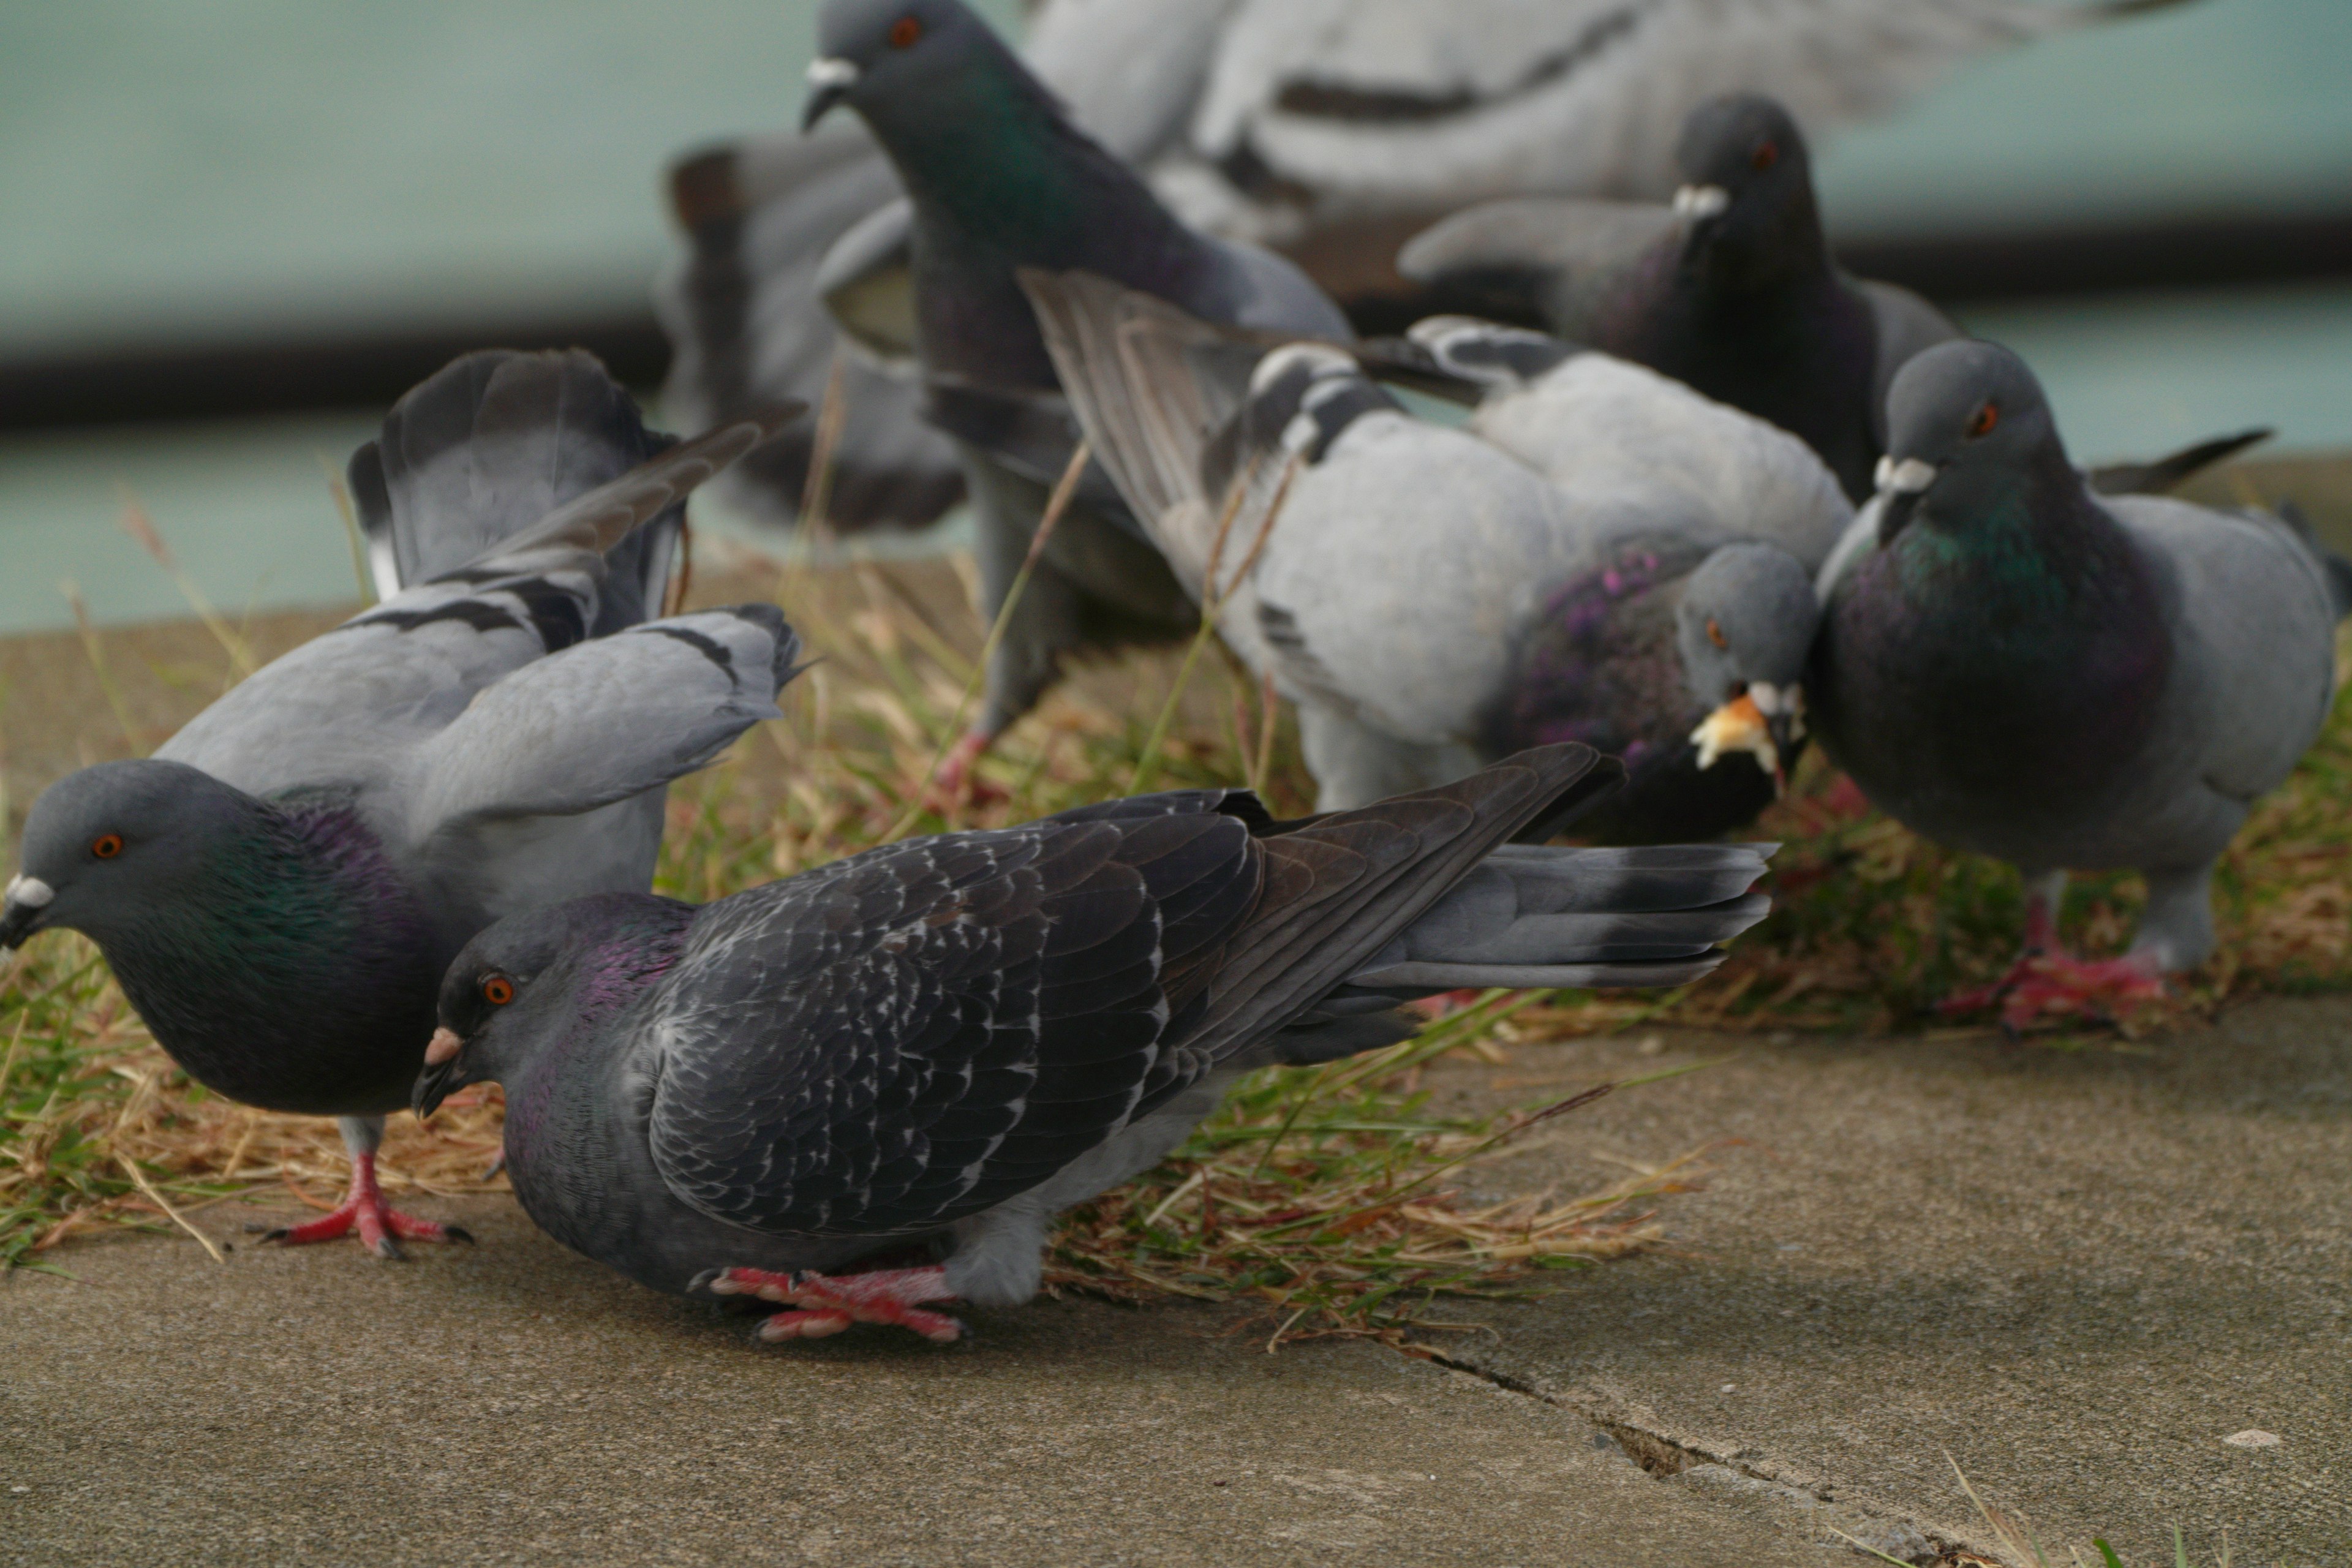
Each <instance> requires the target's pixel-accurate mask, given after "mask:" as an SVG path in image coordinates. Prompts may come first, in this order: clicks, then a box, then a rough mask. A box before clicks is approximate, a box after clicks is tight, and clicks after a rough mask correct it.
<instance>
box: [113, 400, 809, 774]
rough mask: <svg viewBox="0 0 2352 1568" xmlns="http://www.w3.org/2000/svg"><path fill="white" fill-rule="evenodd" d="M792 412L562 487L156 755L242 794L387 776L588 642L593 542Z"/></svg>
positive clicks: (254, 681) (252, 684) (639, 519)
mask: <svg viewBox="0 0 2352 1568" xmlns="http://www.w3.org/2000/svg"><path fill="white" fill-rule="evenodd" d="M790 416H791V411H789V410H784V409H773V408H772V409H767V410H763V411H761V414H760V415H759V416H757V417H755V418H749V419H744V420H740V421H738V422H736V423H734V424H731V425H728V426H721V427H720V428H719V429H718V430H715V431H712V432H710V433H709V434H708V435H705V436H701V437H696V438H695V439H694V440H691V441H685V442H680V443H678V444H677V446H674V447H670V448H669V449H668V450H667V451H665V452H663V453H661V454H660V455H659V456H658V457H656V458H653V459H651V460H650V461H648V462H646V463H643V464H640V465H639V466H638V467H636V468H633V469H631V470H630V471H629V472H627V473H625V474H624V475H622V476H621V477H620V478H619V479H614V480H612V481H611V482H609V483H607V484H604V485H600V486H599V487H597V488H596V489H593V490H591V491H589V492H587V493H586V494H584V495H582V496H578V497H576V498H574V499H573V500H571V501H569V502H567V503H566V504H564V505H563V506H561V507H559V508H557V509H556V510H555V511H554V512H552V513H551V514H550V515H549V516H548V517H546V518H543V519H542V520H541V521H539V522H537V523H535V524H533V525H531V526H530V527H529V528H526V529H525V530H523V531H521V532H520V533H519V534H517V535H515V536H514V537H513V538H511V539H509V540H507V541H505V542H501V543H499V544H498V545H495V546H493V547H492V548H491V549H490V550H489V551H488V552H487V553H485V554H483V555H481V556H478V557H477V558H476V559H475V560H473V561H472V562H470V563H467V564H466V565H465V566H462V567H460V568H458V569H457V571H455V572H451V573H448V574H446V575H445V576H443V577H442V578H440V579H437V580H436V581H434V582H430V583H424V584H418V585H417V586H416V587H414V588H410V589H407V590H405V591H404V592H403V593H400V594H397V595H394V596H393V597H392V598H390V599H388V600H386V601H385V602H384V603H383V604H381V605H376V606H375V607H374V608H373V609H372V610H368V611H365V612H363V613H362V614H360V615H358V616H353V617H352V619H350V620H348V621H345V622H344V623H343V624H342V625H341V626H337V627H336V628H335V629H334V630H332V631H331V632H328V633H326V634H324V635H323V636H320V637H313V638H311V639H310V641H309V642H307V643H304V644H303V645H302V646H301V647H298V648H295V649H294V650H293V651H292V652H290V653H288V654H286V655H285V656H283V657H282V658H278V659H275V660H273V661H271V662H270V663H269V664H268V665H267V666H265V667H263V668H261V669H260V670H258V671H257V672H256V673H255V674H254V675H252V676H251V677H249V678H247V679H246V680H244V681H242V682H240V683H239V684H238V685H237V686H236V688H234V689H232V690H230V691H229V692H228V693H227V694H226V695H225V696H224V697H222V698H221V700H219V701H217V702H215V703H214V704H213V705H212V706H211V707H209V708H207V709H205V710H204V711H203V712H202V713H199V714H198V715H196V717H195V718H194V720H192V721H189V723H188V724H187V726H186V727H185V728H184V729H183V730H181V731H180V732H179V733H178V734H176V735H174V736H173V737H172V739H171V740H170V741H169V742H166V743H165V744H164V745H163V747H161V748H160V749H159V750H158V751H157V752H156V754H157V755H158V756H161V757H164V758H167V759H169V760H171V761H174V762H183V763H188V764H189V765H191V766H193V767H197V768H201V769H203V770H204V771H205V772H206V773H211V774H212V775H213V776H214V777H215V778H218V779H221V780H223V781H224V782H226V783H228V784H235V785H236V787H238V788H239V789H242V790H245V791H246V792H247V793H248V794H252V795H272V794H276V793H278V792H279V791H282V790H286V789H291V788H295V787H298V786H301V785H308V784H330V783H331V784H355V785H358V786H360V787H362V789H367V788H373V787H377V786H381V785H383V784H388V783H390V782H391V781H392V780H393V779H394V778H395V777H398V776H400V775H401V774H402V773H403V772H404V769H405V767H406V766H407V764H408V763H409V762H410V760H411V758H412V756H413V754H414V753H415V751H416V749H417V748H418V747H419V746H420V745H422V744H423V743H424V742H426V741H427V740H429V739H430V738H431V737H432V736H434V735H436V734H437V733H438V732H439V731H441V730H442V729H444V728H445V727H446V726H447V725H448V724H450V723H452V722H454V721H456V720H457V717H458V715H459V714H461V713H463V712H465V710H466V709H467V704H469V703H471V702H472V701H473V700H474V699H475V697H476V695H477V694H478V693H479V692H481V691H482V690H483V689H485V688H487V687H488V686H490V685H491V684H492V683H494V682H496V681H498V680H499V679H502V678H504V677H506V676H507V675H509V674H510V673H511V672H513V671H515V670H518V669H520V668H523V667H524V666H525V665H528V664H530V663H531V662H532V661H534V660H536V659H541V658H545V657H547V656H548V655H549V654H552V653H561V652H562V651H563V650H564V649H566V648H568V647H572V645H573V644H575V643H578V642H581V641H583V639H585V638H586V637H588V635H589V631H590V628H591V627H592V626H594V625H595V624H596V620H597V606H598V602H599V592H600V588H601V585H602V584H603V582H604V571H605V559H604V558H605V554H606V552H609V551H611V550H612V549H613V547H614V545H616V544H618V543H620V542H622V541H623V540H624V539H625V538H626V537H627V536H628V534H629V533H630V532H631V531H633V530H635V528H637V527H638V526H640V525H642V524H644V523H646V522H649V521H653V520H654V519H656V517H659V516H661V515H662V514H663V513H664V512H666V511H667V510H669V509H670V508H672V507H673V506H675V505H676V504H677V503H678V502H679V501H681V500H684V499H685V498H686V495H687V494H688V491H690V490H691V489H693V488H694V487H695V485H697V484H698V483H700V482H701V481H702V480H703V479H707V478H709V475H710V474H711V473H712V472H714V471H716V469H717V468H720V467H723V466H724V465H725V464H726V463H727V462H729V461H731V460H732V459H733V458H737V457H740V456H741V455H742V454H743V453H744V452H746V451H749V450H750V449H751V447H754V446H756V445H757V444H758V443H759V442H760V441H761V440H763V439H765V438H766V437H767V436H769V435H771V434H772V433H773V432H774V431H775V430H776V429H778V428H780V427H781V426H782V424H783V423H784V422H785V421H786V420H787V419H788V418H789V417H790Z"/></svg>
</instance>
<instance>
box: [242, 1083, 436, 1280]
mask: <svg viewBox="0 0 2352 1568" xmlns="http://www.w3.org/2000/svg"><path fill="white" fill-rule="evenodd" d="M335 1125H336V1126H337V1127H338V1128H339V1129H341V1131H342V1134H343V1147H344V1148H346V1149H348V1150H350V1151H351V1154H352V1186H351V1191H350V1192H348V1193H346V1194H343V1201H342V1205H341V1207H339V1208H337V1209H335V1210H334V1211H333V1212H332V1213H331V1214H323V1215H320V1216H319V1217H318V1218H317V1219H314V1220H309V1221H306V1222H305V1223H303V1224H301V1225H289V1226H278V1228H277V1229H276V1230H273V1231H271V1232H270V1233H269V1234H268V1235H267V1236H265V1237H262V1238H261V1239H262V1240H264V1241H282V1242H284V1243H285V1244H286V1245H287V1246H289V1247H300V1246H302V1245H303V1244H305V1243H307V1242H312V1241H332V1240H334V1239H336V1238H337V1237H344V1236H349V1235H350V1234H351V1233H352V1231H354V1230H357V1231H358V1232H359V1233H360V1244H361V1245H362V1246H363V1247H366V1248H367V1249H368V1250H369V1251H370V1252H373V1253H374V1254H375V1255H376V1256H377V1257H378V1258H398V1257H399V1256H400V1242H401V1241H402V1240H407V1241H471V1240H473V1239H474V1238H473V1237H471V1236H470V1235H468V1234H467V1232H465V1231H464V1230H462V1229H460V1228H459V1227H458V1226H454V1225H440V1224H437V1223H436V1222H435V1221H433V1220H429V1219H418V1218H416V1217H415V1215H404V1214H403V1213H401V1212H400V1211H399V1210H398V1209H396V1208H394V1207H393V1206H392V1205H390V1204H388V1203H386V1202H384V1201H383V1188H382V1187H380V1186H378V1185H377V1184H376V1180H375V1152H376V1146H377V1145H378V1144H380V1143H382V1142H383V1117H381V1116H341V1117H337V1118H336V1119H335ZM395 1238H397V1239H395Z"/></svg>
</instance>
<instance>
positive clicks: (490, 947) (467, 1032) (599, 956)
mask: <svg viewBox="0 0 2352 1568" xmlns="http://www.w3.org/2000/svg"><path fill="white" fill-rule="evenodd" d="M693 916H694V909H693V906H692V905H690V904H681V903H678V902H677V901H676V900H670V899H661V898H656V897H654V896H652V895H651V894H646V893H598V894H595V895H593V896H592V897H589V898H584V899H574V900H571V901H570V902H568V903H562V904H556V905H552V906H550V907H547V908H543V909H538V910H530V912H528V913H525V914H520V915H510V916H509V917H508V918H507V919H505V920H502V921H499V922H498V923H497V924H496V925H493V926H490V927H488V929H487V930H484V931H478V932H476V933H475V936H474V939H473V940H472V941H471V942H467V944H466V945H465V948H464V949H463V950H462V951H461V952H459V953H458V954H457V957H456V958H455V959H453V960H452V961H451V962H450V964H449V968H448V972H447V973H446V974H444V975H443V976H442V979H441V995H440V1000H439V1002H438V1004H437V1009H436V1012H437V1017H438V1020H439V1027H437V1028H436V1029H435V1030H434V1032H433V1039H432V1042H431V1043H430V1044H429V1045H427V1046H426V1047H425V1071H424V1072H423V1074H422V1075H421V1076H419V1077H418V1079H417V1080H416V1087H415V1090H414V1091H413V1093H412V1094H411V1096H410V1100H409V1103H410V1106H411V1108H412V1109H413V1110H415V1112H416V1114H417V1115H418V1116H419V1117H425V1116H430V1115H432V1114H433V1111H434V1109H435V1108H436V1106H438V1105H439V1104H440V1103H441V1102H442V1100H446V1099H447V1098H448V1097H449V1095H450V1094H452V1093H453V1092H455V1091H456V1090H457V1089H462V1088H464V1087H465V1086H466V1085H467V1084H469V1083H504V1084H508V1085H509V1086H511V1085H512V1084H513V1082H514V1080H515V1078H516V1076H517V1075H518V1074H520V1073H523V1072H525V1071H527V1070H528V1069H529V1068H530V1064H531V1062H532V1060H533V1059H534V1058H536V1057H537V1056H538V1054H539V1052H540V1050H541V1048H542V1047H546V1046H548V1045H550V1044H551V1043H554V1042H556V1041H560V1040H563V1039H566V1038H570V1037H577V1036H579V1035H580V1034H582V1033H583V1031H584V1030H586V1029H587V1028H588V1027H590V1026H592V1025H593V1022H594V1021H595V1020H596V1019H598V1018H601V1017H602V1016H604V1015H605V1014H607V1013H610V1012H613V1011H614V1010H617V1009H618V1008H619V1007H621V1006H624V1005H626V1004H627V1003H628V1002H630V1001H632V1000H634V999H635V996H636V994H637V993H638V992H639V991H641V990H643V989H644V988H645V986H646V984H649V983H651V982H652V981H653V980H654V979H656V977H658V976H659V975H660V974H661V973H663V972H664V971H666V970H667V969H668V967H669V965H670V963H672V962H674V961H675V959H676V958H677V936H678V933H679V932H680V931H683V930H684V929H685V926H686V923H687V921H689V920H691V919H692V918H693Z"/></svg>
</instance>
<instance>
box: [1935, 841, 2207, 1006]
mask: <svg viewBox="0 0 2352 1568" xmlns="http://www.w3.org/2000/svg"><path fill="white" fill-rule="evenodd" d="M2065 891H2066V874H2065V873H2064V872H2063V871H2053V872H2051V873H2049V874H2048V875H2047V876H2044V877H2041V878H2032V879H2028V882H2027V890H2026V897H2025V951H2024V952H2021V953H2020V954H2018V956H2017V961H2016V962H2015V963H2011V965H2010V966H2009V969H2008V971H2007V973H2003V974H2002V975H2001V977H2000V979H1999V980H1996V981H1994V982H1993V983H1992V984H1990V985H1979V986H1977V987H1975V988H1974V989H1972V990H1968V991H1962V992H1959V993H1958V994H1954V995H1951V996H1948V997H1946V998H1945V999H1944V1000H1943V1001H1942V1002H1941V1003H1940V1004H1938V1005H1937V1012H1940V1013H1945V1014H1956V1013H1976V1012H1981V1011H1982V1010H1983V1009H1985V1008H1987V1007H1991V1006H1996V1005H1998V1006H1999V1007H2000V1026H2001V1027H2002V1028H2004V1029H2007V1030H2009V1031H2010V1032H2011V1033H2012V1034H2014V1033H2017V1032H2018V1031H2020V1030H2022V1029H2023V1028H2025V1027H2026V1026H2028V1025H2030V1024H2032V1023H2033V1022H2035V1021H2036V1020H2037V1019H2040V1018H2042V1017H2045V1016H2050V1017H2055V1016H2064V1015H2066V1014H2070V1013H2075V1014H2083V1015H2085V1016H2093V1017H2110V1018H2111V1017H2114V1016H2116V1014H2117V1013H2118V1012H2123V1011H2128V1010H2129V1009H2130V1008H2131V1007H2133V1006H2136V1005H2138V1004H2140V1003H2143V1002H2153V1001H2157V1000H2159V999H2161V998H2162V997H2163V995H2164V979H2163V975H2162V973H2161V966H2160V964H2159V963H2157V962H2155V961H2154V960H2153V959H2151V958H2150V957H2148V956H2146V955H2142V954H2139V953H2131V954H2126V956H2124V957H2122V958H2108V959H2098V960H2091V959H2081V958H2076V957H2074V955H2073V954H2072V953H2070V952H2067V951H2066V950H2065V949H2064V948H2063V947H2062V946H2060V945H2059V942H2058V905H2059V900H2061V899H2062V898H2063V896H2064V894H2065Z"/></svg>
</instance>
